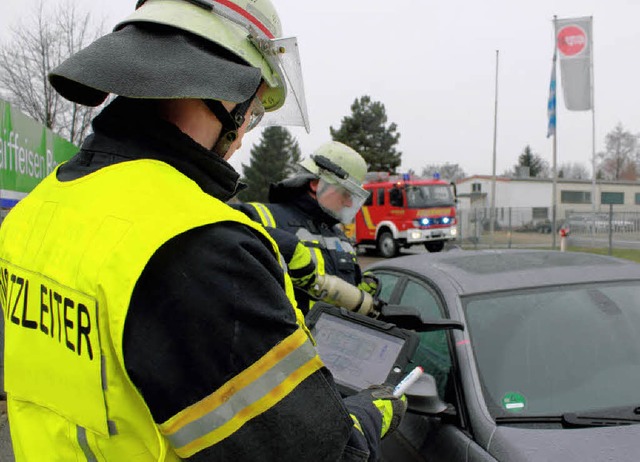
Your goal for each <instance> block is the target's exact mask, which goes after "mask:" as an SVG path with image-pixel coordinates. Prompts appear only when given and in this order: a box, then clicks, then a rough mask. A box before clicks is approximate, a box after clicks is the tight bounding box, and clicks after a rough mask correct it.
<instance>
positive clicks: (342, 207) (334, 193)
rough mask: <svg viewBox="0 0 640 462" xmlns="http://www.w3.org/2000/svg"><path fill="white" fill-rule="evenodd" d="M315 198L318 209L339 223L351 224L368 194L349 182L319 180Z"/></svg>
mask: <svg viewBox="0 0 640 462" xmlns="http://www.w3.org/2000/svg"><path fill="white" fill-rule="evenodd" d="M316 197H317V199H318V204H320V207H322V209H323V210H324V211H325V212H327V213H328V214H329V215H331V216H332V217H334V218H335V219H337V220H339V221H340V222H341V223H344V224H347V223H351V222H352V221H353V219H354V218H355V216H356V213H358V210H360V208H361V207H362V205H363V204H364V202H365V201H366V200H367V197H369V193H368V192H367V191H366V190H364V189H363V188H361V187H360V186H359V185H357V184H355V183H353V182H352V181H349V180H341V181H340V182H335V183H334V182H328V181H326V180H325V179H324V178H320V181H319V182H318V190H317V191H316Z"/></svg>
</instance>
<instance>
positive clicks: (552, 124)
mask: <svg viewBox="0 0 640 462" xmlns="http://www.w3.org/2000/svg"><path fill="white" fill-rule="evenodd" d="M557 57H558V53H557V51H556V50H554V52H553V67H552V68H551V81H550V82H549V100H548V101H547V116H548V117H549V125H548V126H547V138H549V137H550V136H552V135H555V134H556V59H557Z"/></svg>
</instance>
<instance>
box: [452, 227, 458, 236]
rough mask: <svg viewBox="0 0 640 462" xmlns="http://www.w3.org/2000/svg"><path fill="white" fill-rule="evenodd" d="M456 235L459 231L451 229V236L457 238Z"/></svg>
mask: <svg viewBox="0 0 640 462" xmlns="http://www.w3.org/2000/svg"><path fill="white" fill-rule="evenodd" d="M456 234H458V230H457V229H455V228H451V235H452V236H455V235H456Z"/></svg>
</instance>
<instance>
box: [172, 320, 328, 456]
mask: <svg viewBox="0 0 640 462" xmlns="http://www.w3.org/2000/svg"><path fill="white" fill-rule="evenodd" d="M321 367H322V361H321V360H320V358H319V356H318V355H317V352H316V350H315V348H314V347H313V345H312V344H311V341H310V340H309V337H307V335H306V334H305V332H304V331H303V330H302V329H297V330H296V331H295V332H294V333H293V334H291V335H290V336H289V337H287V338H286V339H285V340H283V341H282V342H280V343H279V344H277V345H276V346H275V347H273V348H272V349H271V350H270V351H269V352H268V353H267V354H265V355H264V356H263V357H262V358H260V359H259V360H258V361H256V362H255V363H254V364H252V365H251V366H250V367H249V368H247V369H245V370H244V371H243V372H241V373H240V374H238V375H237V376H235V377H234V378H233V379H231V380H230V381H229V382H227V383H225V384H224V385H223V386H222V387H220V388H219V389H218V390H216V391H215V392H214V393H213V394H211V395H209V396H207V397H206V398H204V399H203V400H201V401H199V402H197V403H195V404H193V405H191V406H190V407H188V408H186V409H184V410H183V411H181V412H180V413H178V414H176V415H175V416H173V417H172V418H171V419H169V420H168V421H166V422H165V423H163V424H161V425H160V431H161V432H162V433H163V434H164V435H165V436H166V437H167V439H168V440H169V441H170V442H171V445H172V446H173V448H174V449H175V451H176V453H177V454H178V455H179V456H180V457H183V458H185V457H190V456H192V455H193V454H195V453H197V452H198V451H200V450H202V449H204V448H207V447H209V446H212V445H214V444H216V443H219V442H220V441H222V440H223V439H225V438H227V437H228V436H230V435H232V434H233V433H234V432H235V431H237V430H238V429H239V428H240V427H242V426H243V425H244V424H246V423H247V422H249V421H250V420H251V419H253V418H254V417H256V416H258V415H260V414H262V413H263V412H265V411H267V410H269V409H270V408H272V407H273V406H275V405H276V404H277V403H278V402H279V401H280V400H282V399H283V398H285V397H286V396H287V395H288V394H289V393H291V392H292V391H293V390H294V389H295V388H296V387H297V386H298V385H299V384H300V383H301V382H302V381H303V380H305V379H306V378H307V377H309V376H310V375H311V374H313V373H314V372H315V371H317V370H318V369H320V368H321Z"/></svg>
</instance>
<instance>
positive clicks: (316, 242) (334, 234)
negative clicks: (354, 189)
mask: <svg viewBox="0 0 640 462" xmlns="http://www.w3.org/2000/svg"><path fill="white" fill-rule="evenodd" d="M288 183H290V182H289V181H287V180H285V181H283V182H280V183H277V184H274V185H271V188H270V191H269V200H270V202H269V203H266V204H262V203H256V202H249V203H246V204H234V205H233V207H235V208H238V209H239V210H241V211H242V212H244V213H246V214H247V215H248V216H249V217H251V219H253V220H255V221H257V222H259V223H262V224H263V225H264V226H269V227H273V228H278V229H282V230H285V231H288V232H290V233H292V234H294V235H295V236H296V237H297V239H298V240H300V241H301V242H302V243H303V244H304V245H306V246H307V247H309V248H310V250H311V255H312V257H313V258H314V261H315V263H316V268H317V270H318V274H332V275H335V276H338V277H339V278H341V279H343V280H345V281H347V282H349V283H351V284H353V285H356V286H357V285H358V284H360V282H361V281H362V273H361V269H360V266H359V265H358V263H357V259H356V253H355V250H354V249H353V246H352V245H351V242H350V241H349V239H348V238H347V237H346V236H345V234H344V233H343V232H342V230H341V229H340V228H339V227H338V223H339V222H338V221H337V220H336V219H335V218H333V217H331V216H330V215H329V214H327V213H326V212H325V211H324V210H322V208H321V207H320V205H319V204H318V202H317V201H316V200H315V199H314V198H313V197H311V196H310V195H309V186H308V182H306V183H305V184H303V185H302V186H297V185H296V186H290V185H289V184H288ZM265 209H266V210H265ZM278 236H280V235H278ZM276 240H278V239H276ZM279 244H281V243H280V242H279ZM284 247H285V248H286V247H289V246H286V245H285V246H284ZM295 294H296V300H297V301H298V307H299V308H300V309H301V310H302V311H303V312H304V313H305V314H306V313H307V312H308V310H309V304H310V297H309V295H308V294H307V293H306V292H304V291H301V290H298V289H296V290H295Z"/></svg>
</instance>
